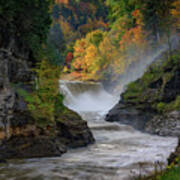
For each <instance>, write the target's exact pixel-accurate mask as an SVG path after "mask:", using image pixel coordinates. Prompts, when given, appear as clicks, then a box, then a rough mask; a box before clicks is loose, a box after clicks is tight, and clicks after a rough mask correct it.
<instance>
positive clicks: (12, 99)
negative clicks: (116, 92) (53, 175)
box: [0, 49, 94, 162]
mask: <svg viewBox="0 0 180 180" xmlns="http://www.w3.org/2000/svg"><path fill="white" fill-rule="evenodd" d="M14 52H15V51H14ZM14 52H13V51H11V50H4V49H0V152H1V153H0V159H6V158H31V157H45V156H46V157H49V156H59V155H61V154H62V153H64V152H66V151H67V150H68V149H69V148H75V147H81V146H86V145H88V144H90V143H93V142H94V138H93V136H92V133H91V132H90V130H89V128H88V126H87V123H86V122H85V121H83V120H82V119H81V117H80V116H79V115H77V114H76V113H75V112H72V111H71V110H68V109H67V110H66V112H67V113H66V114H60V113H59V114H58V115H56V116H57V123H56V126H55V127H53V128H52V129H50V127H47V128H45V129H42V128H40V127H38V125H37V124H36V122H35V120H34V118H33V117H32V116H31V114H30V113H29V112H28V109H27V104H26V102H25V101H24V99H23V98H22V97H21V96H19V95H18V93H17V87H20V88H22V89H24V90H26V91H27V92H31V91H32V82H33V80H34V77H35V76H34V73H32V71H31V67H32V64H31V63H30V62H29V61H28V56H27V54H25V53H24V54H23V53H22V54H21V55H17V54H15V53H14ZM1 162H4V161H2V160H1Z"/></svg>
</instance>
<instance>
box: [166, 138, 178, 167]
mask: <svg viewBox="0 0 180 180" xmlns="http://www.w3.org/2000/svg"><path fill="white" fill-rule="evenodd" d="M179 157H180V138H179V143H178V145H177V147H176V150H175V152H173V153H171V155H170V156H169V158H168V164H169V165H170V164H171V163H174V164H176V163H177V162H176V158H179Z"/></svg>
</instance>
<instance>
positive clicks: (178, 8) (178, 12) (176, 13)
mask: <svg viewBox="0 0 180 180" xmlns="http://www.w3.org/2000/svg"><path fill="white" fill-rule="evenodd" d="M171 13H172V15H173V17H174V19H175V22H176V27H177V28H178V29H180V1H179V0H176V1H175V2H174V3H173V8H172V10H171Z"/></svg>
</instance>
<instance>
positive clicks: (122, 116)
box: [106, 103, 152, 131]
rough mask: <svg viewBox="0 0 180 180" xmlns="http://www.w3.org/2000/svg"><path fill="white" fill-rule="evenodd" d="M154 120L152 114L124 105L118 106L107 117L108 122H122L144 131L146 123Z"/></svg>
mask: <svg viewBox="0 0 180 180" xmlns="http://www.w3.org/2000/svg"><path fill="white" fill-rule="evenodd" d="M150 118H152V114H151V113H148V112H147V113H145V112H144V111H142V110H138V109H136V108H135V107H130V106H127V105H125V104H123V103H119V104H117V105H116V106H115V107H114V108H113V109H112V110H110V111H109V113H108V114H107V116H106V121H109V122H116V121H118V122H120V123H122V124H126V125H131V126H133V127H134V128H135V129H138V130H141V131H144V129H145V126H146V123H147V122H148V120H149V119H150Z"/></svg>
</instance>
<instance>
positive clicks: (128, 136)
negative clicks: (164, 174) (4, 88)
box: [0, 80, 177, 180]
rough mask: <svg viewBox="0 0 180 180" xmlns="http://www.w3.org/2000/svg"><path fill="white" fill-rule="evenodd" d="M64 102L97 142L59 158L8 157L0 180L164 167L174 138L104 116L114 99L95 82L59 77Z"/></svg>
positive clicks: (89, 177)
mask: <svg viewBox="0 0 180 180" xmlns="http://www.w3.org/2000/svg"><path fill="white" fill-rule="evenodd" d="M60 89H61V92H63V93H64V94H65V101H64V103H65V105H66V106H68V107H69V108H70V109H72V110H74V111H76V112H77V113H79V114H80V115H81V117H82V118H83V119H85V120H86V121H88V125H89V127H90V128H91V130H92V132H93V135H94V137H95V139H96V143H95V144H93V145H90V146H88V147H86V148H79V149H73V150H69V151H68V152H67V153H66V154H64V155H63V156H61V157H55V158H39V159H28V160H13V161H10V162H9V163H8V164H6V165H5V166H4V165H3V166H0V180H131V179H133V177H134V176H135V175H139V174H149V173H150V172H153V171H154V168H155V167H158V168H163V167H164V166H165V165H166V159H167V157H168V156H169V155H170V153H171V152H172V151H174V149H175V147H176V145H177V138H172V137H159V136H153V135H149V134H144V133H141V132H139V131H137V130H134V129H133V128H132V127H130V126H127V125H122V124H118V123H109V122H105V121H104V117H105V115H106V114H107V112H108V111H109V110H110V109H111V108H112V107H113V106H114V105H115V104H116V103H117V102H118V101H119V97H118V96H112V95H110V94H109V93H107V92H106V91H105V90H104V88H103V87H102V85H101V84H100V83H90V82H89V83H85V82H78V81H77V82H75V81H74V82H71V81H62V80H61V81H60Z"/></svg>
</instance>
